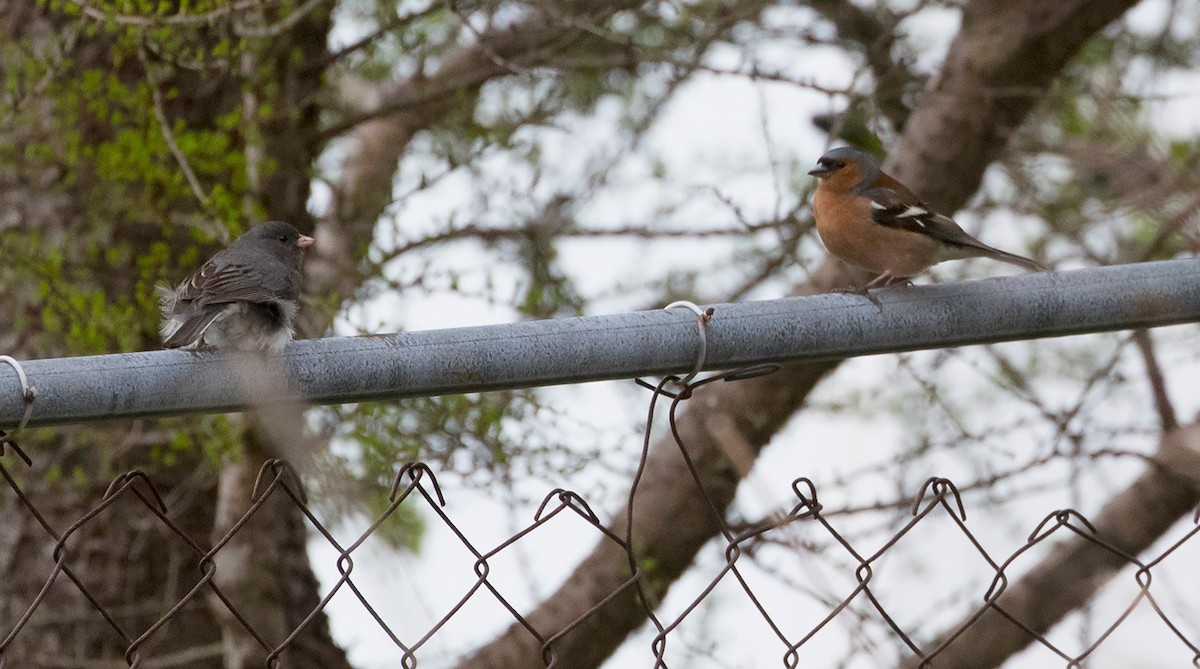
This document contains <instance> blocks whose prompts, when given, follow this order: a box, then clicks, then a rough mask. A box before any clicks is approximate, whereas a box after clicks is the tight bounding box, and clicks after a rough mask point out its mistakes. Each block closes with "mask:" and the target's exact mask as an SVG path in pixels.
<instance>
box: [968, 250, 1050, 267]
mask: <svg viewBox="0 0 1200 669" xmlns="http://www.w3.org/2000/svg"><path fill="white" fill-rule="evenodd" d="M981 246H982V247H983V248H980V249H979V250H980V251H981V253H980V255H984V256H987V257H988V258H991V259H992V260H999V261H1000V262H1006V263H1008V264H1010V265H1016V266H1018V267H1024V268H1025V269H1027V270H1031V271H1034V272H1045V271H1046V270H1047V269H1049V268H1047V267H1046V266H1045V265H1043V264H1041V263H1039V262H1037V261H1036V260H1030V259H1029V258H1026V257H1025V256H1019V255H1017V254H1015V253H1009V252H1008V251H1001V250H1000V249H998V248H995V247H992V246H987V245H981Z"/></svg>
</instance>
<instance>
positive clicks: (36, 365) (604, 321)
mask: <svg viewBox="0 0 1200 669" xmlns="http://www.w3.org/2000/svg"><path fill="white" fill-rule="evenodd" d="M872 294H873V295H874V296H875V297H876V298H877V299H878V302H879V305H878V306H876V305H875V304H873V303H872V302H870V301H868V300H867V299H865V298H864V297H862V296H858V295H851V294H836V293H835V294H824V295H817V296H812V297H795V298H784V299H778V300H767V301H759V302H740V303H735V304H720V305H714V315H713V317H712V319H711V321H710V322H709V323H708V324H707V326H706V337H705V338H706V343H707V351H706V354H705V361H704V368H705V369H729V368H734V367H740V366H744V365H752V364H758V363H769V362H779V363H788V362H804V361H811V360H827V359H834V358H846V357H852V356H859V355H869V354H875V353H892V352H898V351H911V350H915V349H927V348H945V347H950V346H961V345H964V344H982V343H992V342H1001V341H1010V340H1014V339H1034V338H1039V337H1054V336H1062V335H1071V334H1080V333H1086V332H1102V331H1110V330H1124V329H1129V328H1138V327H1153V326H1160V325H1170V324H1175V323H1185V322H1196V321H1200V259H1196V258H1188V259H1180V260H1170V261H1162V262H1150V263H1139V264H1136V265H1120V266H1111V267H1096V268H1089V269H1081V270H1075V271H1066V272H1042V273H1033V274H1020V275H1016V276H1009V277H1004V278H997V279H988V280H983V281H968V282H962V283H953V284H943V285H934V286H918V287H909V288H898V289H887V290H883V291H873V293H872ZM699 344H700V335H699V332H698V323H697V317H696V315H695V314H694V313H692V312H691V311H689V310H686V309H672V310H669V311H667V310H659V311H646V312H636V313H627V314H616V315H610V316H585V317H582V318H561V319H554V320H543V321H526V322H520V323H511V324H505V325H486V326H479V327H468V328H454V329H446V330H427V331H421V332H405V333H401V334H389V335H371V336H364V337H330V338H326V339H312V340H305V341H298V342H295V343H294V344H292V345H291V346H289V347H288V348H287V349H286V350H285V351H284V352H283V353H282V354H281V355H279V356H278V362H279V364H280V365H281V369H282V371H283V372H284V375H285V376H286V377H287V378H288V379H290V383H291V385H292V387H293V388H294V390H295V393H296V395H298V396H299V397H300V398H301V399H303V401H306V402H310V403H313V404H339V403H343V402H354V401H359V400H389V399H400V398H404V397H416V396H427V395H441V394H449V393H467V392H479V391H486V390H498V389H503V388H521V387H531V386H545V385H555V384H566V383H581V382H585V381H600V380H605V379H623V378H630V377H634V376H639V375H655V374H667V373H683V372H687V371H690V370H691V369H692V367H693V365H694V363H695V360H696V358H697V355H698V350H699ZM231 360H235V359H233V358H230V357H228V356H225V355H221V354H216V353H188V352H183V351H147V352H141V353H122V354H116V355H100V356H89V357H75V358H56V359H47V360H29V361H25V362H23V363H21V366H22V367H23V369H24V371H25V373H26V374H27V375H28V378H29V383H30V384H31V385H32V386H33V387H34V389H35V391H36V395H35V399H34V400H33V410H32V415H31V418H30V421H29V425H31V426H37V425H55V424H65V423H77V422H83V421H93V420H104V419H114V418H132V417H137V416H169V415H179V414H187V413H215V412H226V411H237V410H240V409H244V408H246V407H247V406H248V399H247V397H246V392H244V391H243V388H246V387H248V386H247V384H245V383H244V379H240V380H239V377H238V374H237V370H239V369H241V370H244V369H245V368H246V367H245V363H244V362H242V361H236V360H235V361H234V365H235V366H234V367H232V368H231V367H230V365H229V364H227V363H229V362H230V361H231ZM258 387H259V388H260V390H259V391H255V392H256V393H258V394H256V395H255V396H254V397H253V401H254V402H261V401H271V400H272V399H274V398H272V397H264V396H263V395H262V391H261V384H259V386H258ZM280 395H281V396H282V395H283V393H280ZM25 409H26V403H25V400H24V398H23V395H22V392H21V384H20V381H19V379H18V378H17V374H16V373H15V371H14V370H13V369H12V368H10V367H9V366H8V365H4V364H0V426H5V427H12V426H14V425H16V424H17V423H18V422H19V421H20V420H21V418H22V415H23V414H24V412H25Z"/></svg>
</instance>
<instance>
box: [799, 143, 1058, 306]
mask: <svg viewBox="0 0 1200 669" xmlns="http://www.w3.org/2000/svg"><path fill="white" fill-rule="evenodd" d="M808 173H809V174H811V175H813V176H815V177H816V178H817V181H818V185H817V191H816V194H815V195H814V196H813V218H814V219H816V223H817V233H818V234H820V235H821V241H822V242H824V243H825V248H827V249H829V252H830V253H832V254H833V255H835V256H837V257H839V258H841V259H842V260H844V261H846V262H847V263H850V264H851V265H854V266H856V267H861V268H862V269H865V270H868V271H871V272H876V273H878V274H879V276H877V277H876V278H875V279H873V280H872V281H871V282H870V283H869V284H867V288H875V287H879V286H887V285H889V284H891V283H894V282H897V281H907V280H908V278H909V277H911V276H913V275H914V274H917V273H918V272H921V271H924V270H926V269H928V268H929V267H930V266H932V265H935V264H937V263H939V262H942V261H944V260H957V259H960V258H975V257H979V256H983V257H987V258H992V259H993V260H999V261H1001V262H1006V263H1011V264H1013V265H1019V266H1021V267H1024V268H1026V269H1031V270H1043V269H1045V267H1043V266H1042V265H1040V264H1038V263H1036V262H1034V261H1032V260H1030V259H1029V258H1024V257H1021V256H1019V255H1014V254H1012V253H1007V252H1005V251H1001V250H1000V249H997V248H993V247H991V246H988V245H987V244H984V243H983V242H981V241H979V240H978V239H975V238H974V237H972V236H971V235H968V234H967V233H966V231H964V230H963V229H962V228H961V227H959V226H958V224H957V223H955V222H954V221H953V219H951V218H950V217H948V216H943V215H942V214H939V213H937V212H934V211H931V210H930V209H929V207H928V206H927V205H926V204H925V203H924V202H922V201H921V199H920V198H919V197H917V196H916V195H915V194H913V192H912V191H910V190H909V189H908V188H906V187H905V186H904V184H902V183H900V182H899V181H896V180H895V179H894V178H892V177H891V176H890V175H888V174H887V173H886V172H884V171H883V170H881V169H879V165H877V164H876V163H875V161H874V160H873V159H872V158H871V156H869V155H867V154H866V153H863V152H862V151H859V150H858V149H852V148H849V147H840V148H836V149H830V150H829V151H827V152H826V153H825V155H823V156H821V158H820V159H819V160H817V166H816V167H814V168H813V169H811V170H809V172H808Z"/></svg>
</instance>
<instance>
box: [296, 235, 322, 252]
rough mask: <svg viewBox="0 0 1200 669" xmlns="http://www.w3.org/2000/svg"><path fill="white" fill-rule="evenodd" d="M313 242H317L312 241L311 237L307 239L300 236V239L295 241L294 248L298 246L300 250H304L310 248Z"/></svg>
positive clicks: (304, 236)
mask: <svg viewBox="0 0 1200 669" xmlns="http://www.w3.org/2000/svg"><path fill="white" fill-rule="evenodd" d="M315 241H317V240H315V239H313V238H312V237H309V236H308V235H300V239H297V240H296V246H299V247H300V248H302V249H306V248H308V247H310V246H312V245H313V242H315Z"/></svg>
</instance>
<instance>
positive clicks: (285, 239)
mask: <svg viewBox="0 0 1200 669" xmlns="http://www.w3.org/2000/svg"><path fill="white" fill-rule="evenodd" d="M287 240H288V238H287V235H279V241H281V242H283V243H284V244H286V243H287Z"/></svg>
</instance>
